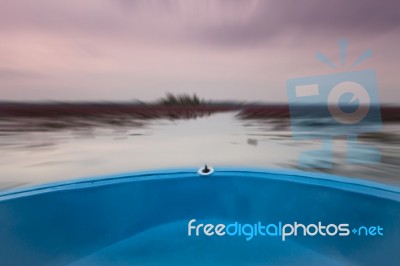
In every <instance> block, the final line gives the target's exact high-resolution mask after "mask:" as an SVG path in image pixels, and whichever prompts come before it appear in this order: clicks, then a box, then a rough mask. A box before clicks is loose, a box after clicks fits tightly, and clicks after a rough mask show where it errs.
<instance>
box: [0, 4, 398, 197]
mask: <svg viewBox="0 0 400 266" xmlns="http://www.w3.org/2000/svg"><path fill="white" fill-rule="evenodd" d="M399 33H400V3H399V2H398V1H395V0H393V1H392V0H384V1H370V0H367V1H362V2H348V1H344V0H339V1H330V2H322V1H317V0H303V1H296V2H293V1H277V0H266V1H260V0H231V1H228V0H150V1H145V0H131V1H130V0H96V1H94V0H88V1H78V0H71V1H67V2H66V1H54V0H38V1H28V2H27V1H22V0H15V1H12V2H10V1H3V0H0V38H1V40H2V41H1V42H0V158H1V159H0V169H1V175H0V189H1V190H4V189H10V188H13V187H16V186H26V185H31V184H37V183H44V182H52V181H58V180H66V179H73V178H79V177H86V176H94V175H104V174H111V173H119V172H127V171H136V170H146V169H155V168H170V167H185V166H190V167H193V166H194V167H197V166H201V165H204V164H205V163H208V164H210V165H214V166H222V165H223V166H238V167H239V166H256V167H265V168H290V169H302V170H307V171H324V172H328V173H334V174H340V175H345V176H352V177H357V178H368V179H371V180H377V181H379V182H383V183H391V184H397V185H398V184H399V183H400V181H399V177H398V174H397V173H398V172H399V165H400V164H399V160H400V159H399V158H400V156H399V154H400V153H399V147H400V146H399V143H400V137H399V136H400V135H399V134H400V131H399V129H400V127H399V126H400V124H399V123H398V122H399V121H400V120H399V119H400V117H399V116H398V115H397V114H398V113H399V108H397V104H398V102H399V100H400V91H399V90H398V85H399V78H398V69H400V63H399V62H400V61H399V60H400V53H399V52H398V45H397V44H398V43H399V41H400V39H399V38H400V34H399ZM341 38H346V39H347V40H348V41H349V43H348V48H347V55H346V61H345V62H343V61H342V58H341V51H340V49H339V46H338V40H340V39H341ZM368 49H371V50H372V51H373V56H372V57H370V58H368V59H367V60H365V61H364V62H363V63H362V64H359V65H357V66H354V65H353V63H354V62H355V61H356V60H357V59H358V58H359V57H360V55H361V54H362V53H363V52H364V51H366V50H368ZM317 52H321V53H323V54H324V55H326V57H327V58H329V60H330V61H331V62H332V63H333V64H334V65H335V67H333V68H331V67H329V66H327V65H326V64H322V63H321V62H320V61H318V60H316V59H315V54H316V53H317ZM363 69H374V70H375V71H376V74H377V81H378V89H379V99H380V103H381V113H382V121H383V128H382V130H380V131H379V132H371V133H368V132H365V134H362V135H361V136H359V141H360V142H361V143H364V144H369V145H372V146H374V147H377V148H378V149H379V151H380V153H381V160H380V161H379V162H378V163H371V164H349V163H348V162H347V159H346V157H347V145H348V142H347V138H346V136H342V137H340V136H339V137H335V139H334V140H333V155H334V156H333V164H332V167H331V168H329V169H319V168H306V169H303V167H302V166H300V165H299V163H298V158H299V155H300V154H301V153H302V152H303V151H305V150H312V149H318V148H319V147H320V146H321V141H320V138H319V137H318V136H316V138H315V139H308V140H295V139H293V138H292V132H291V128H290V116H289V112H288V106H287V95H286V81H287V80H288V79H291V78H296V77H303V76H315V75H325V74H333V73H339V72H343V71H357V70H363ZM167 93H169V94H167ZM323 121H324V118H323V117H319V118H315V121H314V123H313V125H312V126H310V127H308V130H309V131H310V132H313V131H315V130H314V129H313V127H314V128H315V129H316V128H318V127H319V126H320V125H321V123H324V122H323ZM329 130H330V131H334V130H335V128H334V126H332V127H330V128H329ZM321 137H322V136H321ZM328 159H329V158H323V157H321V158H320V160H328Z"/></svg>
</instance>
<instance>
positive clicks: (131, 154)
mask: <svg viewBox="0 0 400 266" xmlns="http://www.w3.org/2000/svg"><path fill="white" fill-rule="evenodd" d="M51 122H52V121H44V120H43V119H42V120H40V121H38V119H33V118H30V119H27V118H25V119H22V118H18V119H16V118H14V119H8V120H7V119H3V120H2V121H1V122H0V158H1V160H0V167H1V177H0V189H1V190H5V189H10V188H13V187H17V186H27V185H32V184H39V183H47V182H54V181H60V180H68V179H74V178H81V177H90V176H96V175H107V174H115V173H122V172H129V171H138V170H149V169H160V168H174V167H200V166H202V165H204V164H205V163H207V164H210V165H212V166H214V167H218V166H234V167H242V166H244V167H262V168H275V169H277V168H278V169H279V168H281V169H282V168H286V169H287V168H291V169H301V170H307V171H324V172H327V173H333V174H339V175H344V176H350V177H356V178H367V179H371V180H376V181H379V182H383V183H391V184H396V185H400V177H399V174H398V173H399V172H400V124H396V123H393V124H385V125H384V128H383V130H382V131H381V132H380V133H377V134H374V135H371V136H368V137H365V138H363V139H361V141H362V142H363V143H367V144H371V145H374V146H375V147H377V148H378V149H379V150H380V152H381V160H380V162H379V163H368V164H350V163H348V162H347V161H346V154H347V140H346V139H335V140H334V142H333V143H334V145H333V151H334V154H333V155H334V156H333V158H334V159H333V165H332V168H330V169H312V168H306V169H304V168H302V167H300V166H299V163H298V157H299V155H300V154H301V152H303V151H306V150H313V149H318V148H319V147H320V146H321V143H320V142H319V141H318V140H302V141H298V140H294V139H293V138H292V134H291V132H290V127H289V121H288V120H287V119H280V120H277V119H258V120H257V119H254V120H253V119H240V118H238V117H237V113H235V112H228V113H217V114H214V115H211V116H207V117H200V118H195V119H188V120H168V119H155V120H129V122H128V123H126V122H125V123H122V124H118V123H117V124H114V125H112V124H96V123H95V122H92V121H86V122H85V123H75V125H74V126H64V127H49V126H48V124H49V123H51ZM89 122H92V123H91V124H90V123H89ZM88 124H90V126H88ZM46 125H47V126H46ZM320 159H321V160H324V158H320Z"/></svg>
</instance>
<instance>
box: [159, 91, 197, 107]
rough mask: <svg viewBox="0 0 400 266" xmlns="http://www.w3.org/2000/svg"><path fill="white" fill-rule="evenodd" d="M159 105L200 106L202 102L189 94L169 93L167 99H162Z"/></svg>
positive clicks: (194, 95)
mask: <svg viewBox="0 0 400 266" xmlns="http://www.w3.org/2000/svg"><path fill="white" fill-rule="evenodd" d="M159 103H160V104H162V105H200V104H201V103H202V101H201V100H200V99H199V97H197V95H196V94H193V96H190V95H188V94H180V95H174V94H172V93H167V95H166V96H165V98H162V99H161V100H160V101H159Z"/></svg>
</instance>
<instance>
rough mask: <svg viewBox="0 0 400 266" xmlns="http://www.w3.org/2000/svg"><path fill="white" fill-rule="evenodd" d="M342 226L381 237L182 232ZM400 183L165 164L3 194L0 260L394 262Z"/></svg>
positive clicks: (399, 243) (399, 241) (399, 236)
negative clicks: (219, 226)
mask: <svg viewBox="0 0 400 266" xmlns="http://www.w3.org/2000/svg"><path fill="white" fill-rule="evenodd" d="M191 219H197V220H198V221H201V222H203V223H204V222H213V223H215V224H216V223H222V222H224V223H232V222H235V221H239V222H242V223H255V222H258V221H260V222H265V223H275V222H278V221H282V222H284V223H285V222H287V223H293V222H294V221H297V222H301V223H305V224H308V223H317V222H318V221H321V222H323V223H326V224H330V223H336V224H339V223H349V224H351V225H352V226H361V225H368V226H369V225H380V226H382V227H383V228H384V236H375V237H371V236H370V237H366V236H354V235H350V236H348V237H337V236H336V237H322V236H315V237H309V236H308V237H303V236H301V237H296V238H290V239H288V240H287V241H284V242H283V241H281V239H280V238H278V237H257V238H254V239H253V240H251V241H246V240H245V239H244V238H242V237H228V236H224V237H207V236H201V237H189V236H188V235H187V224H188V221H189V220H191ZM399 250H400V189H399V188H397V187H392V186H388V185H382V184H378V183H374V182H370V181H362V180H354V179H348V178H344V177H336V176H329V175H321V174H309V173H302V172H289V171H270V170H263V169H233V168H224V169H222V168H216V171H215V172H214V173H213V174H212V175H210V176H208V177H201V176H199V175H198V174H197V169H178V170H165V171H155V172H145V173H131V174H129V173H128V174H121V175H115V176H107V177H99V178H87V179H81V180H78V181H76V180H75V181H69V182H61V183H55V184H49V185H43V186H38V187H32V188H25V189H19V190H15V191H9V192H4V193H2V194H0V265H218V264H225V265H235V264H236V265H398V261H400V252H399Z"/></svg>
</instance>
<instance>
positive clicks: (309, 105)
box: [286, 49, 382, 168]
mask: <svg viewBox="0 0 400 266" xmlns="http://www.w3.org/2000/svg"><path fill="white" fill-rule="evenodd" d="M342 51H343V49H342ZM368 54H370V53H368ZM362 57H364V58H365V54H364V55H363V56H362ZM317 58H319V59H320V58H321V54H319V55H318V54H317ZM321 61H323V62H324V63H327V62H328V65H332V63H331V62H330V61H329V59H327V58H325V57H324V58H323V60H321ZM358 61H363V60H358ZM329 63H330V64H329ZM286 85H287V95H288V102H289V111H290V119H291V129H292V135H293V137H294V138H295V139H298V140H314V139H319V140H321V141H322V147H321V148H320V149H319V150H311V151H305V152H303V153H302V154H301V155H300V158H299V163H300V166H302V167H318V168H330V167H332V161H333V151H332V141H333V138H335V137H346V138H347V161H348V162H349V163H371V162H379V161H380V152H379V150H377V149H376V148H375V147H372V146H369V145H366V144H362V143H360V142H359V141H358V140H357V137H358V135H359V134H362V133H369V132H376V131H379V130H381V128H382V122H381V114H380V106H379V95H378V86H377V80H376V73H375V71H374V70H361V71H349V72H339V73H334V74H326V75H320V76H311V77H303V78H294V79H289V80H288V81H287V84H286Z"/></svg>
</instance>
